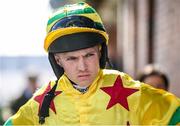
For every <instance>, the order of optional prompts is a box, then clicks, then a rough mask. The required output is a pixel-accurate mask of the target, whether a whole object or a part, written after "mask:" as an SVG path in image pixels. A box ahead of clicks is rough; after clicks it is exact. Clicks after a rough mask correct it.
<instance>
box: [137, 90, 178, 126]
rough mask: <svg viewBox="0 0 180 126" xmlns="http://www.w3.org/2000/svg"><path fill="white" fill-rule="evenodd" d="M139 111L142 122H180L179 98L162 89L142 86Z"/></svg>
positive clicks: (165, 123)
mask: <svg viewBox="0 0 180 126" xmlns="http://www.w3.org/2000/svg"><path fill="white" fill-rule="evenodd" d="M141 91H142V92H141V100H140V106H141V107H140V108H139V112H140V113H141V115H142V116H140V117H141V122H142V124H151V125H154V124H156V125H176V124H179V123H180V102H179V99H178V98H177V97H176V96H175V95H173V94H171V93H169V92H166V91H164V90H161V89H155V88H151V87H148V88H146V87H144V89H142V90H141Z"/></svg>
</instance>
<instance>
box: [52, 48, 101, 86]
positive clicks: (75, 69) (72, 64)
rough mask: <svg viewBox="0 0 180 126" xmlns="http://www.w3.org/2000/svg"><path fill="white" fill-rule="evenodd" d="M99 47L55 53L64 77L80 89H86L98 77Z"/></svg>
mask: <svg viewBox="0 0 180 126" xmlns="http://www.w3.org/2000/svg"><path fill="white" fill-rule="evenodd" d="M98 47H99V46H94V47H91V48H86V49H81V50H77V51H72V52H65V53H56V54H55V59H56V62H57V64H58V65H60V66H61V67H63V69H64V71H65V74H66V76H67V77H68V78H69V79H70V80H71V81H73V82H74V83H76V84H78V85H79V86H81V87H88V86H89V85H90V84H92V82H93V81H94V80H95V78H96V77H97V75H98V72H99V69H100V66H99V59H100V51H99V48H98Z"/></svg>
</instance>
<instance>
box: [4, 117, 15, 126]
mask: <svg viewBox="0 0 180 126" xmlns="http://www.w3.org/2000/svg"><path fill="white" fill-rule="evenodd" d="M12 125H13V124H12V120H11V118H9V119H8V120H7V121H6V122H5V123H4V125H3V126H12Z"/></svg>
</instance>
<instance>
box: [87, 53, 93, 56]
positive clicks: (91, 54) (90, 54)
mask: <svg viewBox="0 0 180 126" xmlns="http://www.w3.org/2000/svg"><path fill="white" fill-rule="evenodd" d="M91 56H94V53H88V54H86V55H85V57H91Z"/></svg>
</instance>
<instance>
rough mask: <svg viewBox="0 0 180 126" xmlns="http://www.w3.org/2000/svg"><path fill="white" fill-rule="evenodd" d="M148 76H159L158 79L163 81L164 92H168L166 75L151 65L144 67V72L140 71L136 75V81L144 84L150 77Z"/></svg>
mask: <svg viewBox="0 0 180 126" xmlns="http://www.w3.org/2000/svg"><path fill="white" fill-rule="evenodd" d="M150 76H159V77H160V78H162V79H163V81H164V85H165V88H166V90H168V88H169V78H168V77H167V75H166V74H165V73H164V72H162V71H160V70H159V69H157V68H155V67H154V66H152V65H149V66H147V67H145V69H144V71H142V72H141V73H140V74H139V75H138V78H137V79H138V80H139V81H141V82H144V81H145V79H146V78H147V77H150Z"/></svg>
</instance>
